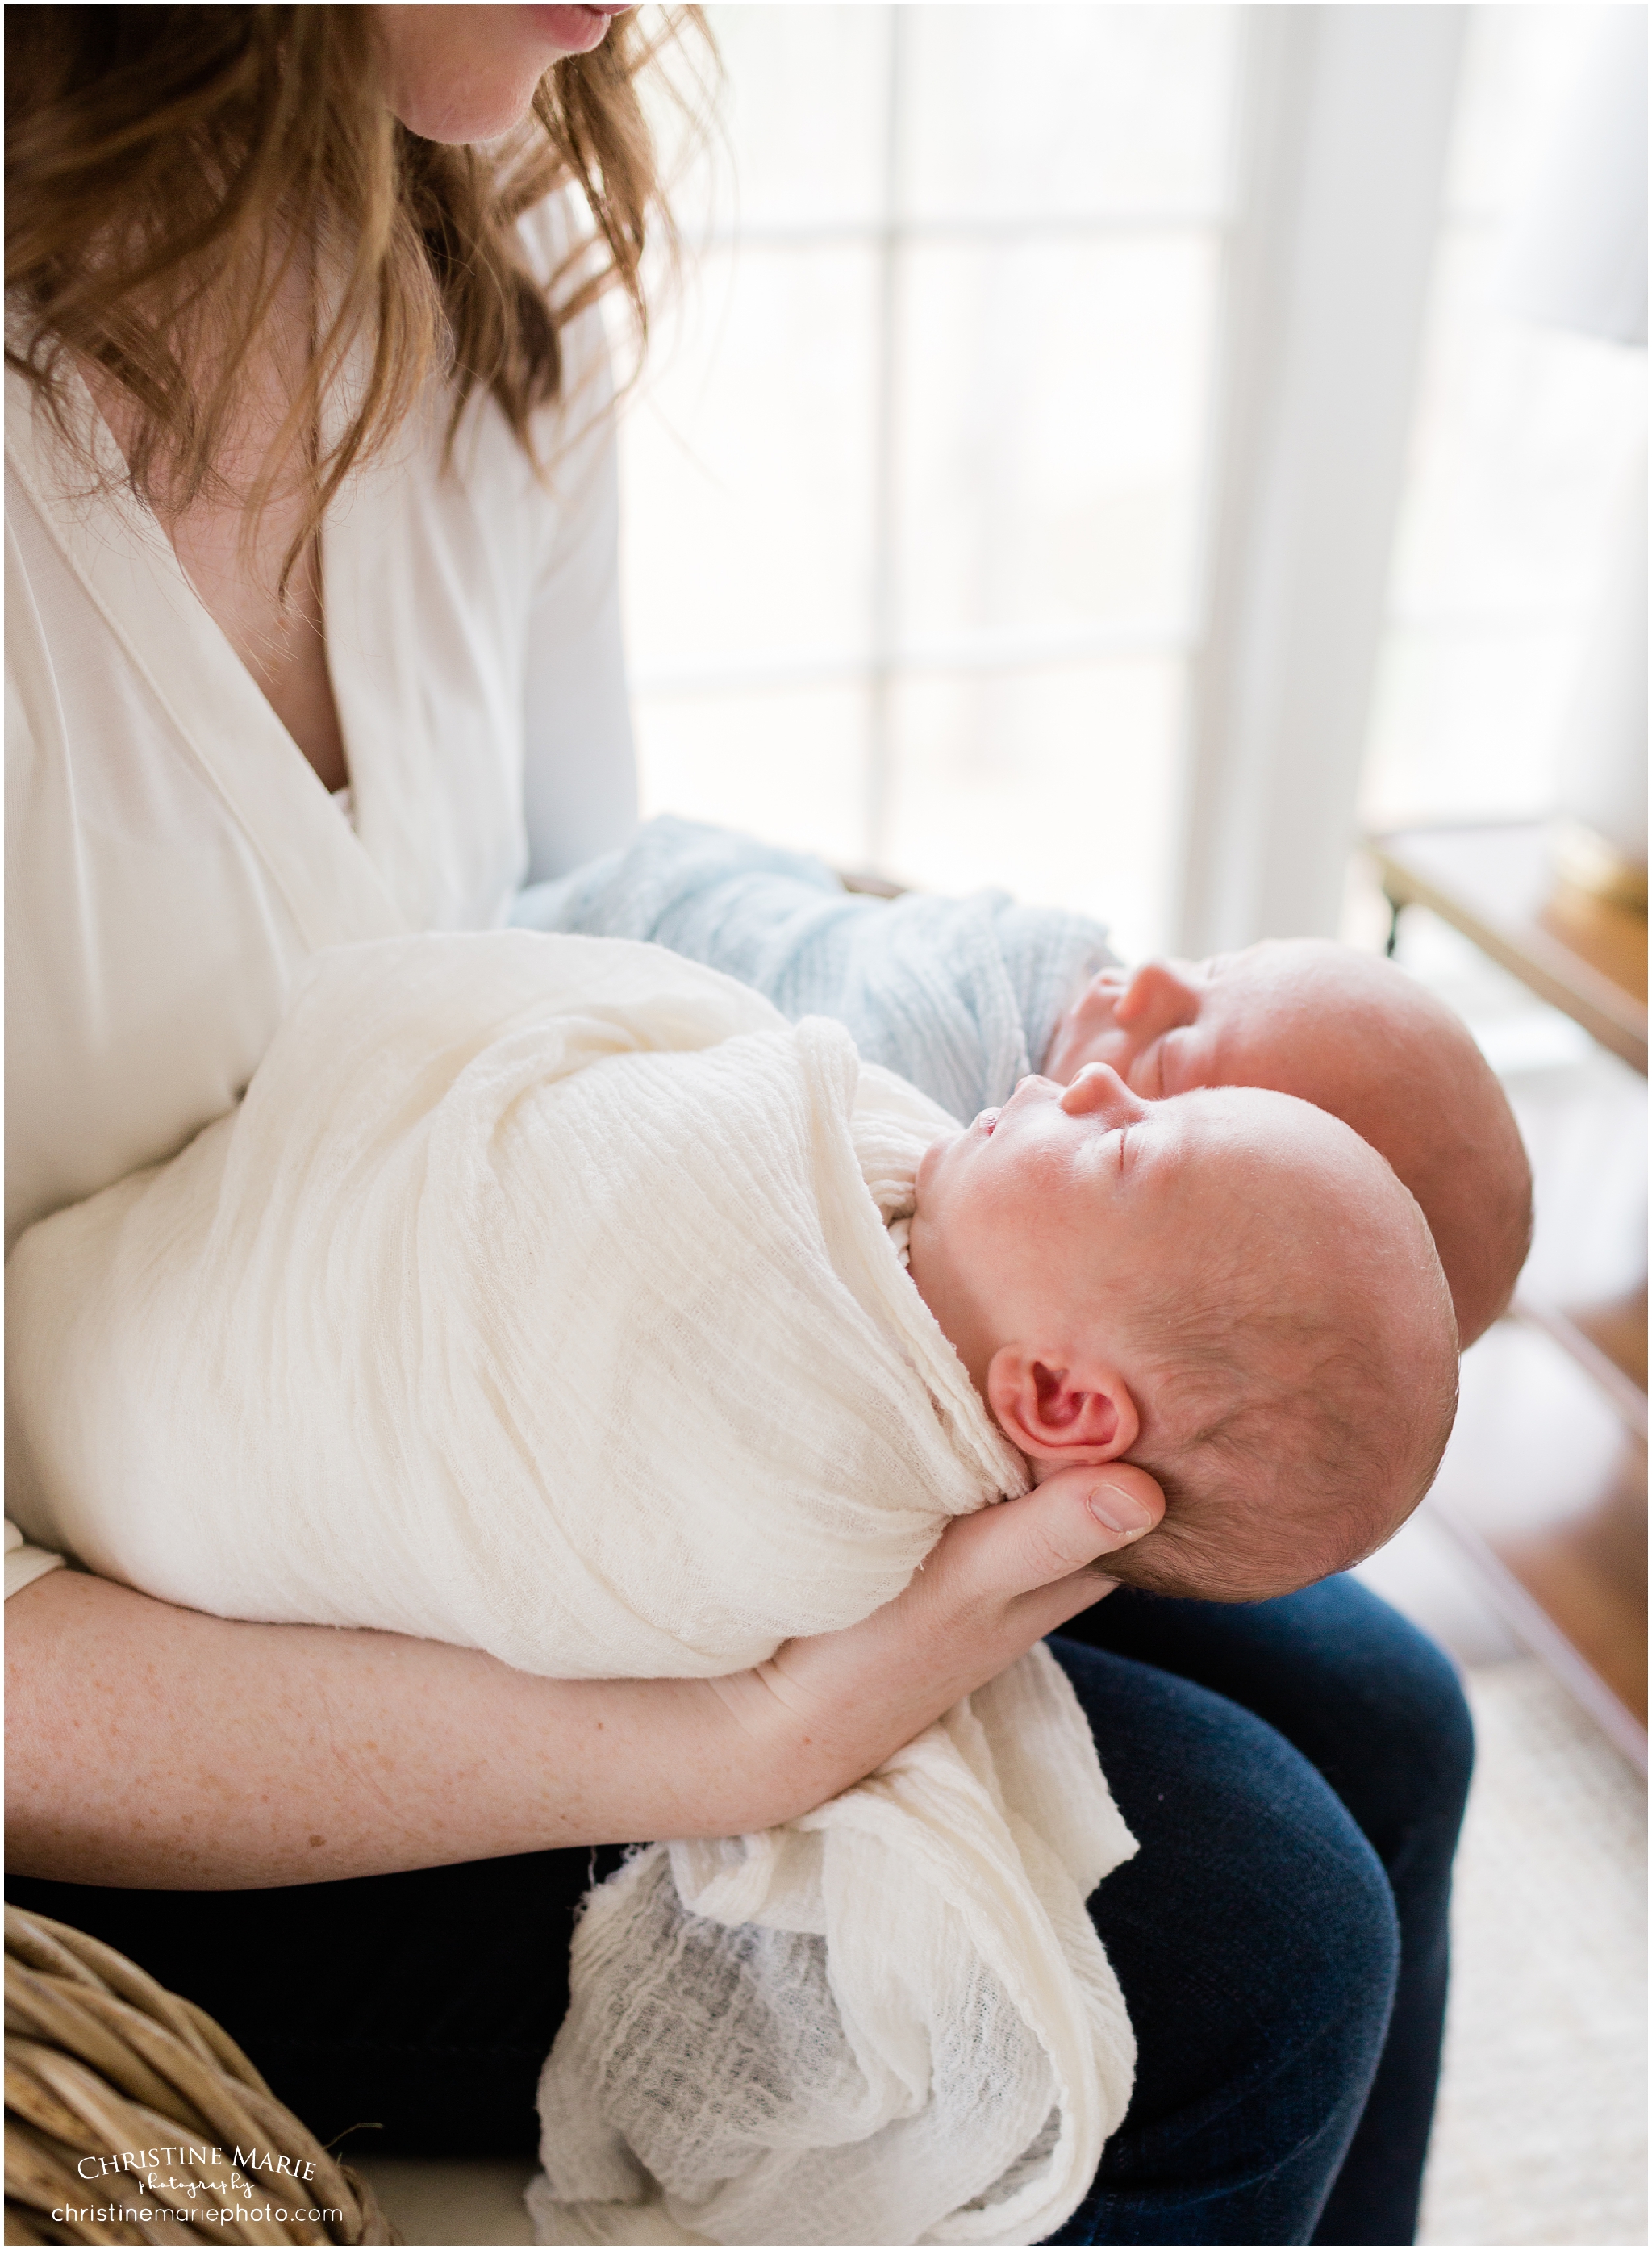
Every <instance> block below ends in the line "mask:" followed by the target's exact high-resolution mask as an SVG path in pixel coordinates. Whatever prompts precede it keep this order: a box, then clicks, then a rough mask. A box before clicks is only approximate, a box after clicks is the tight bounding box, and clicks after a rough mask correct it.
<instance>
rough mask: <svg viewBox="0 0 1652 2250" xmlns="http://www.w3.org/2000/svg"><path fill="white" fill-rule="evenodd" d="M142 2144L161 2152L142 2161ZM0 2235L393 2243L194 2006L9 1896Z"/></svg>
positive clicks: (361, 2189)
mask: <svg viewBox="0 0 1652 2250" xmlns="http://www.w3.org/2000/svg"><path fill="white" fill-rule="evenodd" d="M152 2154H153V2155H159V2156H161V2157H163V2158H165V2159H166V2160H165V2161H162V2162H161V2163H159V2164H154V2165H148V2164H145V2163H144V2162H143V2159H144V2158H145V2157H147V2156H148V2155H152ZM237 2154H238V2156H239V2157H240V2158H241V2161H239V2162H236V2161H235V2160H234V2159H235V2157H237ZM127 2157H134V2158H135V2159H137V2161H136V2162H135V2163H127V2162H125V2161H124V2160H125V2159H126V2158H127ZM278 2157H280V2158H285V2159H286V2164H285V2166H283V2165H282V2164H278V2163H277V2161H276V2159H277V2158H278ZM86 2164H92V2166H93V2171H92V2172H91V2174H90V2176H88V2175H87V2173H86V2170H85V2166H86ZM146 2212H147V2214H148V2216H147V2217H146V2216H145V2215H144V2214H145V2213H146ZM54 2213H57V2214H59V2215H58V2216H56V2217H54V2216H53V2214H54ZM312 2214H313V2215H312ZM5 2239H6V2240H7V2241H8V2242H166V2243H170V2244H173V2245H174V2246H179V2245H189V2246H192V2250H193V2246H196V2245H203V2244H204V2243H205V2242H208V2241H217V2242H258V2243H268V2244H275V2243H284V2242H399V2241H400V2240H401V2237H400V2236H399V2235H398V2234H396V2233H393V2232H392V2230H391V2228H390V2226H389V2222H388V2220H387V2219H385V2217H384V2214H383V2212H382V2211H381V2210H380V2209H379V2206H378V2205H377V2203H376V2202H375V2199H374V2196H373V2191H372V2190H371V2189H370V2188H369V2187H368V2185H367V2184H366V2182H365V2181H363V2180H361V2179H359V2178H357V2177H356V2175H355V2174H354V2172H353V2171H351V2170H350V2169H349V2167H348V2164H340V2163H339V2162H338V2161H337V2159H336V2158H334V2157H330V2156H329V2155H328V2154H327V2150H325V2149H324V2148H323V2147H322V2146H321V2144H320V2142H319V2141H318V2140H317V2139H316V2138H315V2136H314V2135H313V2133H311V2132H310V2131H309V2130H308V2129H306V2127H305V2126H303V2125H301V2124H300V2123H299V2121H298V2119H297V2118H296V2117H295V2116H294V2115H293V2113H292V2111H291V2110H290V2109H285V2108H283V2106H282V2104H281V2103H280V2102H278V2101H277V2100H276V2098H275V2096H274V2095H272V2093H271V2091H270V2089H269V2088H268V2087H267V2086H266V2085H265V2082H264V2081H263V2080H262V2079H261V2078H260V2077H259V2075H258V2072H257V2071H256V2070H254V2068H253V2067H252V2065H251V2063H250V2062H249V2061H248V2060H247V2059H246V2057H245V2056H244V2054H243V2053H241V2050H240V2049H239V2047H237V2046H236V2044H235V2042H234V2041H233V2039H231V2038H230V2037H229V2036H228V2035H227V2033H224V2032H223V2031H221V2030H220V2029H219V2027H218V2026H217V2024H215V2023H214V2022H213V2020H212V2019H211V2017H210V2016H209V2015H208V2014H206V2012H204V2010H203V2009H200V2008H197V2007H196V2006H195V2005H194V2004H193V2003H192V2002H190V2001H189V2000H185V1999H181V1998H178V1996H177V1995H176V1993H172V1992H166V1991H162V1989H161V1987H160V1985H159V1984H156V1983H155V1979H154V1978H153V1977H146V1976H145V1975H144V1973H143V1971H142V1970H141V1969H139V1968H137V1967H135V1966H134V1964H133V1963H132V1962H130V1961H128V1960H127V1958H126V1957H125V1956H124V1955H123V1954H120V1953H117V1952H115V1951H114V1949H113V1947H111V1946H107V1945H103V1944H100V1943H99V1941H98V1940H97V1939H96V1938H94V1937H87V1936H84V1935H83V1934H82V1932H80V1931H79V1930H78V1929H66V1928H65V1925H64V1924H63V1923H62V1922H48V1921H46V1920H45V1917H44V1916H43V1915H31V1914H23V1913H19V1912H18V1911H17V1908H14V1907H8V1908H6V2219H5Z"/></svg>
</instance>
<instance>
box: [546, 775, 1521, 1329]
mask: <svg viewBox="0 0 1652 2250" xmlns="http://www.w3.org/2000/svg"><path fill="white" fill-rule="evenodd" d="M516 918H517V919H519V920H520V921H521V922H522V923H523V924H524V926H526V927H530V928H536V929H545V930H567V931H583V932H588V933H589V934H592V935H606V936H610V937H629V938H641V939H648V940H651V941H653V942H657V943H658V944H662V945H668V946H670V947H671V948H672V949H673V950H675V951H677V952H678V953H683V954H685V955H687V956H689V958H690V959H692V960H695V961H701V962H704V963H706V965H707V966H708V967H709V968H713V969H721V970H726V971H727V972H728V973H729V974H731V975H733V976H735V977H739V978H740V981H741V982H742V983H743V984H750V985H752V986H754V987H755V989H756V990H759V991H761V992H762V993H763V994H764V995H765V996H766V997H767V998H768V999H770V1000H772V1001H773V1002H774V1004H775V1006H776V1007H777V1008H779V1009H780V1011H781V1013H782V1014H783V1015H785V1016H787V1017H788V1018H790V1019H791V1020H792V1021H793V1022H796V1021H797V1020H799V1018H802V1017H804V1016H809V1015H815V1014H830V1015H832V1016H835V1017H836V1018H839V1019H840V1020H841V1021H842V1022H843V1023H845V1024H847V1025H848V1026H849V1028H850V1032H852V1033H853V1034H854V1038H855V1041H856V1044H857V1046H858V1047H859V1049H860V1052H861V1053H862V1055H863V1056H864V1058H866V1059H868V1060H870V1061H874V1062H894V1063H896V1064H897V1066H898V1068H899V1069H900V1071H901V1072H902V1073H903V1074H904V1075H905V1076H906V1077H907V1078H910V1079H911V1080H913V1081H914V1082H915V1083H916V1084H917V1085H919V1086H920V1087H922V1088H923V1089H924V1091H925V1092H926V1094H929V1095H930V1096H931V1097H932V1098H933V1100H935V1101H939V1102H940V1104H941V1105H942V1107H943V1108H947V1109H950V1110H951V1111H952V1112H953V1114H954V1115H958V1116H963V1117H967V1116H970V1115H974V1112H975V1111H977V1110H979V1109H982V1108H987V1107H988V1105H990V1104H992V1103H995V1102H1001V1101H1004V1100H1005V1099H1006V1098H1007V1097H1008V1094H1009V1093H1010V1091H1011V1089H1012V1088H1013V1087H1015V1084H1016V1083H1017V1081H1018V1080H1020V1079H1022V1077H1024V1076H1025V1075H1026V1074H1027V1073H1028V1072H1029V1071H1042V1072H1043V1073H1046V1074H1047V1075H1048V1076H1049V1077H1051V1078H1055V1079H1058V1080H1062V1081H1063V1083H1065V1082H1066V1081H1068V1080H1070V1079H1071V1078H1073V1077H1074V1076H1075V1075H1076V1074H1077V1072H1078V1070H1079V1069H1081V1068H1082V1067H1083V1066H1084V1064H1085V1063H1087V1062H1106V1063H1111V1064H1112V1065H1113V1066H1115V1067H1116V1068H1117V1069H1118V1071H1119V1073H1120V1074H1121V1075H1122V1076H1123V1077H1124V1078H1125V1079H1126V1080H1128V1081H1129V1083H1130V1085H1131V1086H1132V1087H1134V1089H1135V1090H1136V1092H1137V1093H1139V1094H1149V1095H1153V1096H1158V1095H1160V1094H1173V1093H1174V1094H1180V1093H1186V1092H1187V1091H1188V1090H1189V1089H1191V1088H1193V1087H1215V1086H1258V1087H1268V1088H1270V1089H1271V1090H1273V1091H1275V1092H1277V1093H1280V1094H1295V1095H1297V1096H1298V1098H1299V1099H1301V1100H1302V1101H1311V1102H1312V1103H1313V1104H1314V1105H1315V1106H1316V1107H1317V1108H1320V1109H1325V1110H1328V1111H1329V1112H1330V1114H1331V1115H1332V1116H1333V1117H1339V1118H1341V1119H1342V1121H1343V1122H1344V1123H1345V1124H1347V1125H1352V1126H1353V1129H1354V1131H1355V1132H1356V1133H1358V1134H1359V1135H1360V1137H1361V1138H1362V1139H1364V1140H1366V1141H1368V1142H1370V1143H1371V1145H1372V1147H1373V1149H1377V1150H1379V1151H1380V1154H1381V1155H1383V1156H1386V1157H1387V1160H1388V1162H1389V1163H1390V1164H1392V1165H1393V1167H1394V1171H1395V1172H1396V1173H1397V1175H1398V1176H1399V1177H1400V1179H1401V1181H1402V1182H1403V1183H1404V1184H1405V1185H1406V1186H1407V1187H1408V1189H1409V1190H1410V1191H1411V1192H1412V1194H1413V1195H1414V1196H1415V1197H1416V1199H1417V1201H1418V1203H1419V1204H1421V1207H1422V1211H1423V1215H1424V1217H1425V1218H1427V1219H1428V1224H1429V1226H1430V1227H1431V1228H1432V1230H1433V1232H1434V1238H1435V1244H1436V1246H1437V1247H1438V1249H1439V1253H1440V1259H1441V1262H1442V1265H1443V1266H1444V1268H1445V1273H1446V1279H1447V1281H1448V1283H1449V1286H1450V1289H1451V1294H1452V1299H1453V1301H1454V1303H1455V1305H1456V1315H1457V1324H1458V1329H1459V1332H1460V1337H1461V1341H1462V1342H1463V1344H1464V1345H1467V1344H1470V1343H1472V1342H1474V1340H1475V1338H1476V1336H1478V1335H1479V1334H1480V1332H1481V1331H1482V1329H1484V1328H1486V1327H1487V1326H1488V1325H1489V1324H1490V1322H1491V1321H1492V1320H1493V1319H1494V1318H1495V1317H1496V1315H1497V1314H1498V1313H1499V1312H1500V1311H1501V1310H1502V1309H1503V1307H1504V1304H1505V1303H1506V1302H1507V1301H1508V1298H1509V1295H1510V1293H1511V1290H1512V1289H1513V1287H1514V1280H1515V1276H1516V1274H1517V1273H1518V1271H1519V1268H1520V1265H1521V1262H1522V1260H1524V1258H1525V1253H1526V1247H1527V1244H1528V1240H1529V1237H1530V1233H1531V1219H1532V1176H1531V1170H1530V1168H1529V1166H1528V1164H1527V1163H1526V1158H1525V1150H1524V1149H1523V1148H1522V1147H1521V1145H1520V1135H1519V1133H1518V1129H1517V1128H1516V1126H1515V1122H1514V1119H1513V1116H1512V1115H1511V1111H1510V1108H1509V1104H1508V1101H1507V1100H1506V1099H1505V1097H1504V1093H1503V1089H1502V1087H1500V1086H1499V1085H1498V1083H1497V1079H1496V1077H1495V1076H1494V1075H1493V1073H1492V1072H1491V1071H1490V1068H1489V1067H1488V1066H1487V1064H1486V1061H1485V1058H1484V1057H1483V1055H1482V1054H1481V1053H1480V1052H1479V1049H1478V1048H1477V1047H1476V1045H1475V1043H1474V1040H1473V1039H1472V1038H1471V1037H1470V1034H1469V1032H1468V1030H1467V1027H1466V1026H1465V1025H1463V1023H1462V1022H1461V1021H1460V1020H1459V1019H1458V1018H1456V1016H1455V1015H1453V1013H1452V1012H1451V1011H1450V1010H1449V1008H1447V1007H1445V1006H1443V1005H1442V1003H1441V1002H1440V1001H1438V1000H1436V999H1435V998H1434V997H1433V996H1432V995H1431V994H1429V993H1428V992H1425V991H1424V990H1422V989H1421V986H1419V985H1418V984H1416V982H1415V979H1413V978H1412V977H1408V976H1407V975H1406V974H1405V972H1404V971H1403V970H1401V969H1399V968H1396V967H1395V965H1394V963H1392V962H1388V961H1381V960H1377V959H1374V958H1373V957H1372V956H1369V955H1366V954H1362V953H1359V952H1357V951H1356V950H1355V949H1353V947H1351V946H1345V945H1332V944H1327V943H1325V942H1320V941H1318V940H1317V939H1289V940H1284V941H1270V942H1265V943H1263V944H1260V945H1253V946H1251V947H1249V949H1246V950H1245V951H1243V952H1240V953H1234V954H1229V955H1224V956H1217V957H1216V958H1215V959H1212V960H1208V961H1201V962H1186V963H1182V962H1150V963H1147V964H1146V966H1144V967H1141V968H1139V969H1135V970H1126V969H1122V968H1120V967H1119V966H1118V965H1117V964H1116V963H1114V961H1113V956H1112V953H1111V951H1110V950H1109V949H1108V946H1107V942H1106V937H1107V933H1106V930H1105V928H1104V927H1103V926H1102V925H1101V924H1100V923H1099V922H1097V921H1092V920H1091V919H1090V918H1089V917H1088V916H1086V915H1084V914H1073V913H1069V912H1067V911H1065V910H1063V909H1059V908H1050V907H1029V906H1020V905H1017V904H1016V903H1015V901H1013V900H1011V899H1009V898H1008V897H1006V896H1005V895H1004V894H1002V892H995V891H983V892H980V893H978V894H976V895H975V896H974V897H973V898H967V899H946V898H937V897H934V896H932V895H929V894H924V893H907V894H905V895H904V896H902V897H900V898H898V899H896V900H895V901H892V903H891V902H888V901H885V900H883V899H881V898H867V897H860V896H855V895H852V894H847V893H846V892H845V891H844V889H843V885H842V883H841V882H840V881H839V880H838V878H837V877H836V875H835V874H834V873H832V871H831V870H830V868H829V867H827V866H823V864H822V862H821V861H819V860H818V859H808V858H805V857H804V856H802V854H799V853H796V852H782V851H779V850H777V849H776V848H775V847H774V846H773V845H766V844H761V843H759V842H758V841H757V840H756V839H754V838H751V837H747V836H741V835H739V834H736V833H735V832H733V831H731V830H727V829H719V828H709V827H706V826H703V825H700V824H699V823H697V822H694V821H686V820H680V819H678V818H675V817H673V816H671V815H664V816H662V817H661V818H658V819H656V820H652V821H650V822H649V823H648V824H647V825H646V826H644V828H643V829H641V830H640V831H639V832H638V833H637V837H636V839H634V841H633V842H632V843H631V844H630V845H629V846H628V847H627V849H626V850H625V851H624V852H616V853H614V854H612V855H610V856H609V858H608V859H602V860H596V861H594V862H593V863H592V864H591V865H589V866H586V867H583V868H581V869H580V870H579V871H578V872H577V873H575V874H573V875H569V876H567V877H565V878H563V879H562V880H561V881H559V882H554V883H544V884H540V885H538V886H536V887H534V888H533V889H532V890H529V891H526V892H524V893H523V894H522V896H521V898H520V900H519V901H518V904H517V908H516Z"/></svg>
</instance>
